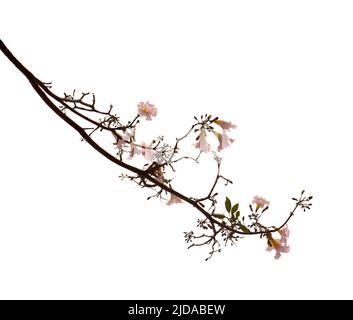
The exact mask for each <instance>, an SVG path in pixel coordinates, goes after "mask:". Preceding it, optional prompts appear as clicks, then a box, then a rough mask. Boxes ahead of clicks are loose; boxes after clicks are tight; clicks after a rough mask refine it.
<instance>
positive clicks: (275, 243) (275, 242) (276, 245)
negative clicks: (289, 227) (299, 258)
mask: <svg viewBox="0 0 353 320" xmlns="http://www.w3.org/2000/svg"><path fill="white" fill-rule="evenodd" d="M272 249H275V250H276V255H275V256H274V258H275V259H276V260H277V259H279V258H280V257H281V253H288V252H289V251H290V246H287V245H284V244H283V243H282V241H281V239H273V238H271V239H270V240H269V241H268V247H267V249H266V251H272Z"/></svg>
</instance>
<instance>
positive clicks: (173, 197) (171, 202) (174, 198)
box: [167, 194, 183, 206]
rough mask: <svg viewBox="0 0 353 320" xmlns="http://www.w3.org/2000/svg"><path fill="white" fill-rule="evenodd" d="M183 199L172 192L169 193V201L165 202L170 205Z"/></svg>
mask: <svg viewBox="0 0 353 320" xmlns="http://www.w3.org/2000/svg"><path fill="white" fill-rule="evenodd" d="M182 202H183V200H181V199H180V198H179V197H177V196H176V195H174V194H170V199H169V201H168V202H167V206H170V205H172V204H174V203H175V204H176V203H182Z"/></svg>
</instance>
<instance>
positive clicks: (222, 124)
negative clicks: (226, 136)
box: [214, 120, 237, 130]
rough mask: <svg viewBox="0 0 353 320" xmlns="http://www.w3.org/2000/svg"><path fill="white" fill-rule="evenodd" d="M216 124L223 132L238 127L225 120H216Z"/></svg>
mask: <svg viewBox="0 0 353 320" xmlns="http://www.w3.org/2000/svg"><path fill="white" fill-rule="evenodd" d="M214 123H215V124H218V125H219V126H220V127H221V128H222V129H223V130H230V129H235V128H236V127H237V126H236V125H235V124H233V123H231V122H227V121H223V120H216V121H214Z"/></svg>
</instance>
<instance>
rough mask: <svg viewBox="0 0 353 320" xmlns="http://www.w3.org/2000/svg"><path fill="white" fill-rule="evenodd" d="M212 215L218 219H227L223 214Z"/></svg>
mask: <svg viewBox="0 0 353 320" xmlns="http://www.w3.org/2000/svg"><path fill="white" fill-rule="evenodd" d="M212 215H213V216H214V217H215V218H218V219H224V218H225V217H226V216H225V215H224V214H221V213H212Z"/></svg>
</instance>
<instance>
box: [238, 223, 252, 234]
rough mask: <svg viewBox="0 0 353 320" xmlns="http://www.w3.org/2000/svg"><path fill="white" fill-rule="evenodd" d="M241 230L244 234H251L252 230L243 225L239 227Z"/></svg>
mask: <svg viewBox="0 0 353 320" xmlns="http://www.w3.org/2000/svg"><path fill="white" fill-rule="evenodd" d="M239 228H240V230H241V231H243V232H246V233H249V232H250V230H249V229H248V228H247V227H245V226H244V225H242V224H240V225H239Z"/></svg>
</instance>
